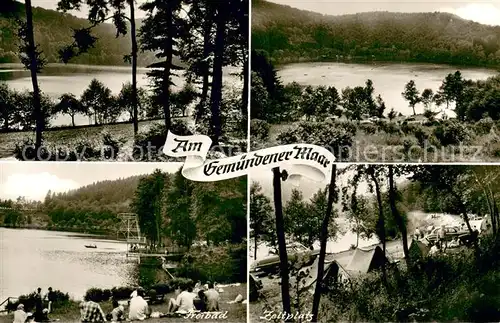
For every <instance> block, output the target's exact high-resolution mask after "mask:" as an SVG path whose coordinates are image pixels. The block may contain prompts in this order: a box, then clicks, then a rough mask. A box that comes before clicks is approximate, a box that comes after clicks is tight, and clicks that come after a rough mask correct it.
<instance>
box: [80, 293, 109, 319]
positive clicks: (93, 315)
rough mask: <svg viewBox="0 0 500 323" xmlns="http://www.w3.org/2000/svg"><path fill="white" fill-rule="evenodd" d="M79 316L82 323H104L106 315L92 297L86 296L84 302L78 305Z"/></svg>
mask: <svg viewBox="0 0 500 323" xmlns="http://www.w3.org/2000/svg"><path fill="white" fill-rule="evenodd" d="M80 316H81V317H80V318H81V321H82V323H90V322H106V315H105V314H104V312H103V311H102V308H101V306H100V305H99V304H98V303H97V302H95V299H94V297H93V295H86V296H85V301H84V302H82V303H80Z"/></svg>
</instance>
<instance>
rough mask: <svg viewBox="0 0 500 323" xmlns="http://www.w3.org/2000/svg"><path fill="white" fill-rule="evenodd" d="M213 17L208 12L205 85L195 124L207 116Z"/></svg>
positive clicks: (205, 29)
mask: <svg viewBox="0 0 500 323" xmlns="http://www.w3.org/2000/svg"><path fill="white" fill-rule="evenodd" d="M212 22H213V20H212V16H211V11H207V16H206V17H205V25H204V28H203V59H204V63H203V64H204V66H203V85H202V88H201V95H200V103H199V105H198V109H197V111H196V119H195V122H198V121H199V120H200V119H201V118H202V117H203V115H204V114H205V111H206V102H207V98H208V89H209V87H210V62H209V56H210V54H211V53H212V51H211V50H210V45H211V42H210V38H211V37H210V36H211V33H212Z"/></svg>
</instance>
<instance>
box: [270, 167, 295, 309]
mask: <svg viewBox="0 0 500 323" xmlns="http://www.w3.org/2000/svg"><path fill="white" fill-rule="evenodd" d="M273 189H274V209H275V212H276V236H277V238H278V250H279V255H280V274H281V300H282V302H283V311H284V312H286V313H291V305H290V283H289V277H288V255H287V252H286V240H285V221H284V219H283V204H282V201H281V171H280V168H279V167H275V168H273Z"/></svg>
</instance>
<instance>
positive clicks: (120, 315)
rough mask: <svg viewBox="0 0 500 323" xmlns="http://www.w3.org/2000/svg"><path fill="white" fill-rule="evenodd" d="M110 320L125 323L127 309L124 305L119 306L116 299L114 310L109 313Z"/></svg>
mask: <svg viewBox="0 0 500 323" xmlns="http://www.w3.org/2000/svg"><path fill="white" fill-rule="evenodd" d="M108 316H109V318H108V319H109V320H110V321H111V322H120V321H125V308H124V307H123V305H120V304H118V301H117V300H116V299H114V300H113V310H112V311H111V313H109V315H108Z"/></svg>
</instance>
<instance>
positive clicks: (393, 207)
mask: <svg viewBox="0 0 500 323" xmlns="http://www.w3.org/2000/svg"><path fill="white" fill-rule="evenodd" d="M389 204H390V206H391V213H392V216H393V217H394V220H395V221H396V223H397V225H398V227H399V231H400V232H401V236H402V239H403V253H404V255H405V260H406V266H407V267H408V268H410V262H411V259H410V253H409V250H408V232H407V230H406V224H405V223H404V221H403V217H402V216H401V214H400V213H399V210H398V208H397V206H396V188H395V187H394V167H393V166H392V165H390V164H389Z"/></svg>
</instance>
